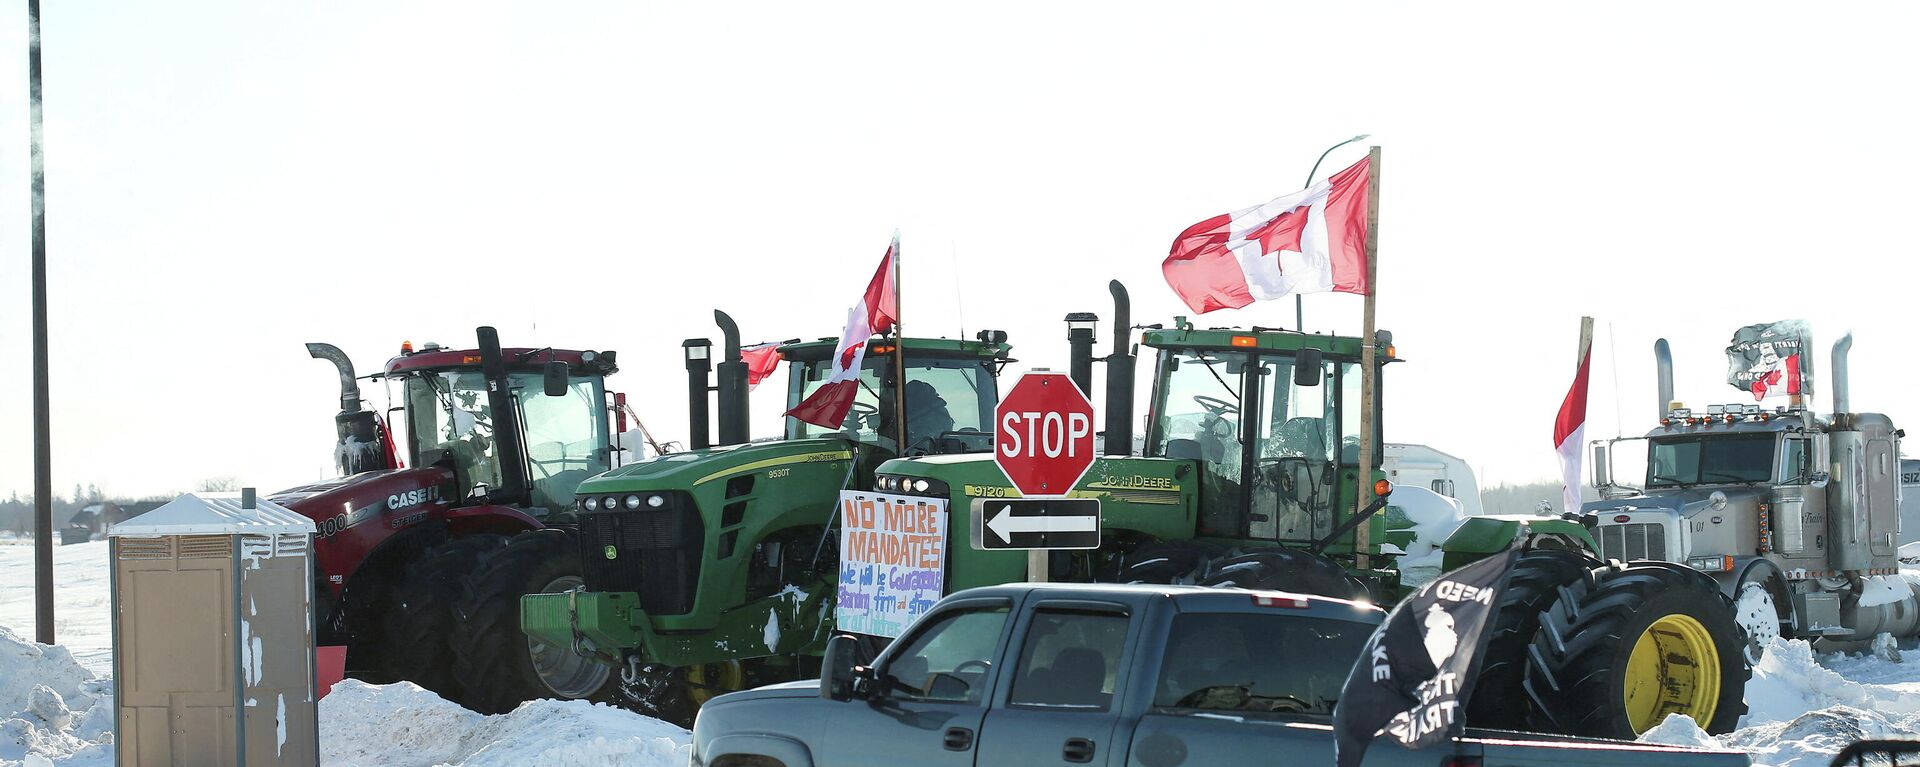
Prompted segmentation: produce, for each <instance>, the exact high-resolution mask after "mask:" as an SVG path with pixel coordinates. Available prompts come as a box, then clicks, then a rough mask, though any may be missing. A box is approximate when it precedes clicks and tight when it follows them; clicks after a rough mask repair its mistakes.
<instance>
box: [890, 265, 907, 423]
mask: <svg viewBox="0 0 1920 767" xmlns="http://www.w3.org/2000/svg"><path fill="white" fill-rule="evenodd" d="M891 250H892V252H890V253H888V254H887V258H888V260H890V261H892V262H893V369H894V376H893V423H894V429H893V433H894V440H895V443H894V444H896V445H898V448H896V450H897V452H898V454H899V455H906V454H907V447H908V445H907V335H906V333H903V332H901V331H902V329H903V328H904V327H905V325H903V324H902V323H901V322H900V315H902V314H905V311H903V310H902V309H901V307H900V303H901V302H900V233H899V232H897V231H896V232H894V233H893V248H892V249H891Z"/></svg>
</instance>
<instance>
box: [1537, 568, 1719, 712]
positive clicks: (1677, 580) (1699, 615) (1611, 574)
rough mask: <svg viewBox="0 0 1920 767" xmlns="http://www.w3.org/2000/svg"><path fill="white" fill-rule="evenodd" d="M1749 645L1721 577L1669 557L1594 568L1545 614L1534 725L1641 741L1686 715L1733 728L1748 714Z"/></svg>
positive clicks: (1561, 593)
mask: <svg viewBox="0 0 1920 767" xmlns="http://www.w3.org/2000/svg"><path fill="white" fill-rule="evenodd" d="M1745 650H1746V637H1745V636H1744V635H1743V634H1742V633H1741V631H1740V627H1739V625H1738V624H1737V623H1735V622H1734V613H1733V603H1732V601H1731V600H1729V599H1727V598H1726V597H1725V596H1724V595H1722V594H1721V593H1720V588H1719V586H1718V585H1717V584H1715V583H1714V582H1713V579H1711V578H1708V577H1707V576H1705V575H1702V574H1700V573H1698V572H1695V571H1693V570H1691V569H1689V568H1687V567H1684V566H1680V565H1674V564H1670V563H1666V562H1635V563H1632V564H1621V563H1619V562H1610V563H1608V564H1606V565H1603V566H1600V567H1595V568H1592V569H1590V570H1588V571H1586V572H1585V573H1584V574H1582V575H1581V576H1580V577H1579V578H1577V579H1575V580H1574V581H1573V582H1571V583H1568V584H1566V585H1563V586H1561V587H1560V589H1559V595H1558V599H1557V600H1556V601H1555V602H1554V604H1553V606H1552V607H1550V608H1548V609H1547V610H1546V611H1545V612H1544V613H1543V614H1542V615H1541V618H1540V631H1539V632H1538V634H1537V635H1536V636H1535V637H1534V640H1533V646H1532V647H1531V648H1529V658H1528V664H1527V668H1526V681H1525V683H1524V687H1525V689H1526V694H1527V699H1528V701H1529V702H1530V703H1531V704H1532V707H1531V710H1530V711H1529V712H1528V721H1529V724H1530V727H1529V729H1532V730H1536V731H1540V732H1553V733H1561V734H1565V735H1582V736H1591V737H1601V738H1621V739H1626V740H1632V739H1633V738H1635V737H1638V736H1639V734H1640V733H1643V732H1646V731H1647V730H1649V729H1652V728H1653V727H1654V726H1656V725H1658V724H1660V723H1661V722H1662V721H1664V720H1665V719H1666V718H1667V715H1668V714H1672V713H1678V714H1686V715H1688V716H1691V717H1692V718H1693V720H1694V721H1695V722H1697V723H1699V724H1700V726H1701V727H1703V728H1705V729H1706V731H1707V732H1709V733H1712V734H1715V735H1719V734H1722V733H1727V732H1731V731H1733V729H1734V727H1735V725H1737V724H1738V723H1739V721H1740V716H1741V715H1742V714H1745V713H1746V711H1747V706H1746V702H1745V693H1746V686H1747V679H1748V677H1749V676H1750V675H1751V674H1752V670H1751V669H1750V668H1749V667H1748V665H1747V662H1746V658H1745V657H1744V656H1745Z"/></svg>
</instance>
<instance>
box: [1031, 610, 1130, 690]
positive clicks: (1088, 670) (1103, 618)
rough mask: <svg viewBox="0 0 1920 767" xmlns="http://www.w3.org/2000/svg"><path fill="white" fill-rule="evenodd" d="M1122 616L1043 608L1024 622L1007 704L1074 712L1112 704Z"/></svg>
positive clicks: (1123, 640)
mask: <svg viewBox="0 0 1920 767" xmlns="http://www.w3.org/2000/svg"><path fill="white" fill-rule="evenodd" d="M1126 642H1127V617H1126V616H1124V615H1118V614H1113V613H1090V612H1078V611H1066V610H1042V611H1039V612H1036V613H1034V615H1033V620H1032V621H1031V622H1030V623H1029V624H1028V628H1027V639H1026V643H1025V644H1024V645H1023V646H1022V647H1021V649H1020V662H1019V665H1018V666H1016V667H1015V668H1014V677H1013V692H1012V694H1011V695H1010V697H1009V698H1008V699H1007V702H1008V703H1010V704H1012V705H1015V706H1040V707H1045V708H1059V709H1069V710H1078V711H1105V710H1107V707H1108V706H1109V705H1110V704H1112V702H1113V680H1114V676H1115V673H1116V672H1117V670H1118V669H1119V666H1120V650H1121V648H1122V647H1124V646H1125V645H1126Z"/></svg>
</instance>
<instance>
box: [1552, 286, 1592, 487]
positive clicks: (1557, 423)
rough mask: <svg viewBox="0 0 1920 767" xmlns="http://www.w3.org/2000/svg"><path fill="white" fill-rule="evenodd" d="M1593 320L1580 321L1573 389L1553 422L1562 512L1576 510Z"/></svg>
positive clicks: (1554, 448) (1585, 432)
mask: <svg viewBox="0 0 1920 767" xmlns="http://www.w3.org/2000/svg"><path fill="white" fill-rule="evenodd" d="M1592 352H1593V318H1592V317H1582V318H1580V366H1579V367H1578V368H1577V369H1575V371H1574V374H1573V388H1571V389H1568V390H1567V396H1566V399H1563V400H1561V401H1560V413H1559V414H1558V415H1556V416H1555V417H1554V419H1553V450H1554V452H1556V453H1559V454H1560V482H1561V487H1560V493H1561V499H1560V502H1561V503H1563V504H1566V505H1565V507H1564V510H1565V511H1570V512H1574V513H1579V511H1580V458H1581V456H1582V453H1581V446H1582V445H1584V444H1585V443H1586V441H1587V439H1586V436H1587V370H1588V369H1589V368H1590V367H1591V365H1592V362H1593V360H1592V356H1593V354H1592Z"/></svg>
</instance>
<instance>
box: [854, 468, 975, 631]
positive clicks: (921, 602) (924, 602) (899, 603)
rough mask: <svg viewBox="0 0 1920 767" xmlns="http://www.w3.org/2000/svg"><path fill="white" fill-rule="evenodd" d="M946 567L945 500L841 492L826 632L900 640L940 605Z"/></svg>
mask: <svg viewBox="0 0 1920 767" xmlns="http://www.w3.org/2000/svg"><path fill="white" fill-rule="evenodd" d="M946 562H947V501H946V499H944V498H909V497H905V496H893V495H880V494H877V493H862V492H855V491H851V490H845V491H841V493H840V592H839V599H838V601H837V602H836V606H835V608H834V627H835V628H836V629H838V630H840V631H850V632H853V633H856V634H871V635H874V636H883V637H897V636H900V632H902V631H905V630H906V628H907V624H909V623H912V622H913V621H914V619H916V618H919V617H920V615H921V614H923V613H925V612H926V611H927V610H929V609H931V608H932V607H933V603H935V602H938V601H940V597H941V596H943V590H944V587H945V582H946Z"/></svg>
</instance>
